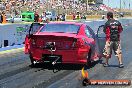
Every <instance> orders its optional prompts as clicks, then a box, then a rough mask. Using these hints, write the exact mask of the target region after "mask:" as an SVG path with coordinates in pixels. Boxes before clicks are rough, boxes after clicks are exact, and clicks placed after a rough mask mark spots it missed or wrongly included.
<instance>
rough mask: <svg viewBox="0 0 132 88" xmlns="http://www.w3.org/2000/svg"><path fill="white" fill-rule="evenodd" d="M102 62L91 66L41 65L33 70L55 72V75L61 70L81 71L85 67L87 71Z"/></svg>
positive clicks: (37, 65)
mask: <svg viewBox="0 0 132 88" xmlns="http://www.w3.org/2000/svg"><path fill="white" fill-rule="evenodd" d="M100 62H101V61H96V62H93V63H92V64H90V65H88V66H87V65H81V64H56V65H52V64H51V63H39V64H36V65H35V67H32V66H31V65H30V67H32V68H41V70H45V69H48V70H53V72H54V73H56V72H58V71H60V70H81V69H82V68H83V67H86V69H90V68H93V67H94V66H95V65H96V64H98V63H100Z"/></svg>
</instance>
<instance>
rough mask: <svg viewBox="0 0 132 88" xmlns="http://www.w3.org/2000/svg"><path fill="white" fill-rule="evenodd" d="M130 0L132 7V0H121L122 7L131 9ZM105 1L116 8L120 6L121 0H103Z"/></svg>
mask: <svg viewBox="0 0 132 88" xmlns="http://www.w3.org/2000/svg"><path fill="white" fill-rule="evenodd" d="M108 1H109V4H108ZM129 1H130V9H132V0H121V2H122V5H121V7H122V8H127V9H129ZM103 3H104V4H106V5H109V6H110V7H112V8H116V7H117V8H120V0H103Z"/></svg>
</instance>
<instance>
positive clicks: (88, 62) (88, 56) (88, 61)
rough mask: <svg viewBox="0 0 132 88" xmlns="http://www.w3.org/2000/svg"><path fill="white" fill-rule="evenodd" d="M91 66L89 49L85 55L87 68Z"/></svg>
mask: <svg viewBox="0 0 132 88" xmlns="http://www.w3.org/2000/svg"><path fill="white" fill-rule="evenodd" d="M91 64H92V62H91V49H90V51H89V53H88V55H87V66H88V67H90V66H91Z"/></svg>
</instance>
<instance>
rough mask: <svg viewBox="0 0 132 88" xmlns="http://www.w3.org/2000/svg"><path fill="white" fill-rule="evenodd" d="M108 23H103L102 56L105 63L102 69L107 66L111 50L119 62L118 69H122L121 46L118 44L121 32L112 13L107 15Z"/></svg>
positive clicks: (120, 27)
mask: <svg viewBox="0 0 132 88" xmlns="http://www.w3.org/2000/svg"><path fill="white" fill-rule="evenodd" d="M107 19H108V21H107V22H106V23H105V26H104V33H105V34H106V44H105V48H104V53H103V54H104V56H105V58H106V62H105V64H104V67H107V66H109V64H108V60H109V58H110V57H111V54H112V49H113V51H114V53H115V56H117V58H118V61H119V67H120V68H123V67H124V65H123V63H122V51H121V44H120V33H121V32H122V31H123V28H122V26H121V23H120V22H119V21H117V20H115V19H113V13H112V12H108V13H107Z"/></svg>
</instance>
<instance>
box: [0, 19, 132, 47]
mask: <svg viewBox="0 0 132 88" xmlns="http://www.w3.org/2000/svg"><path fill="white" fill-rule="evenodd" d="M119 21H120V22H121V23H122V25H130V24H132V19H119ZM105 22H106V20H96V21H84V23H86V24H87V25H88V26H90V27H91V28H92V29H93V30H94V32H95V33H96V32H97V29H98V27H99V26H100V25H104V23H105ZM30 25H31V24H6V25H0V47H4V46H5V45H6V43H8V44H7V45H8V46H12V45H17V44H22V43H23V42H24V40H25V36H26V34H27V30H28V29H29V27H30ZM123 27H125V26H123Z"/></svg>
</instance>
